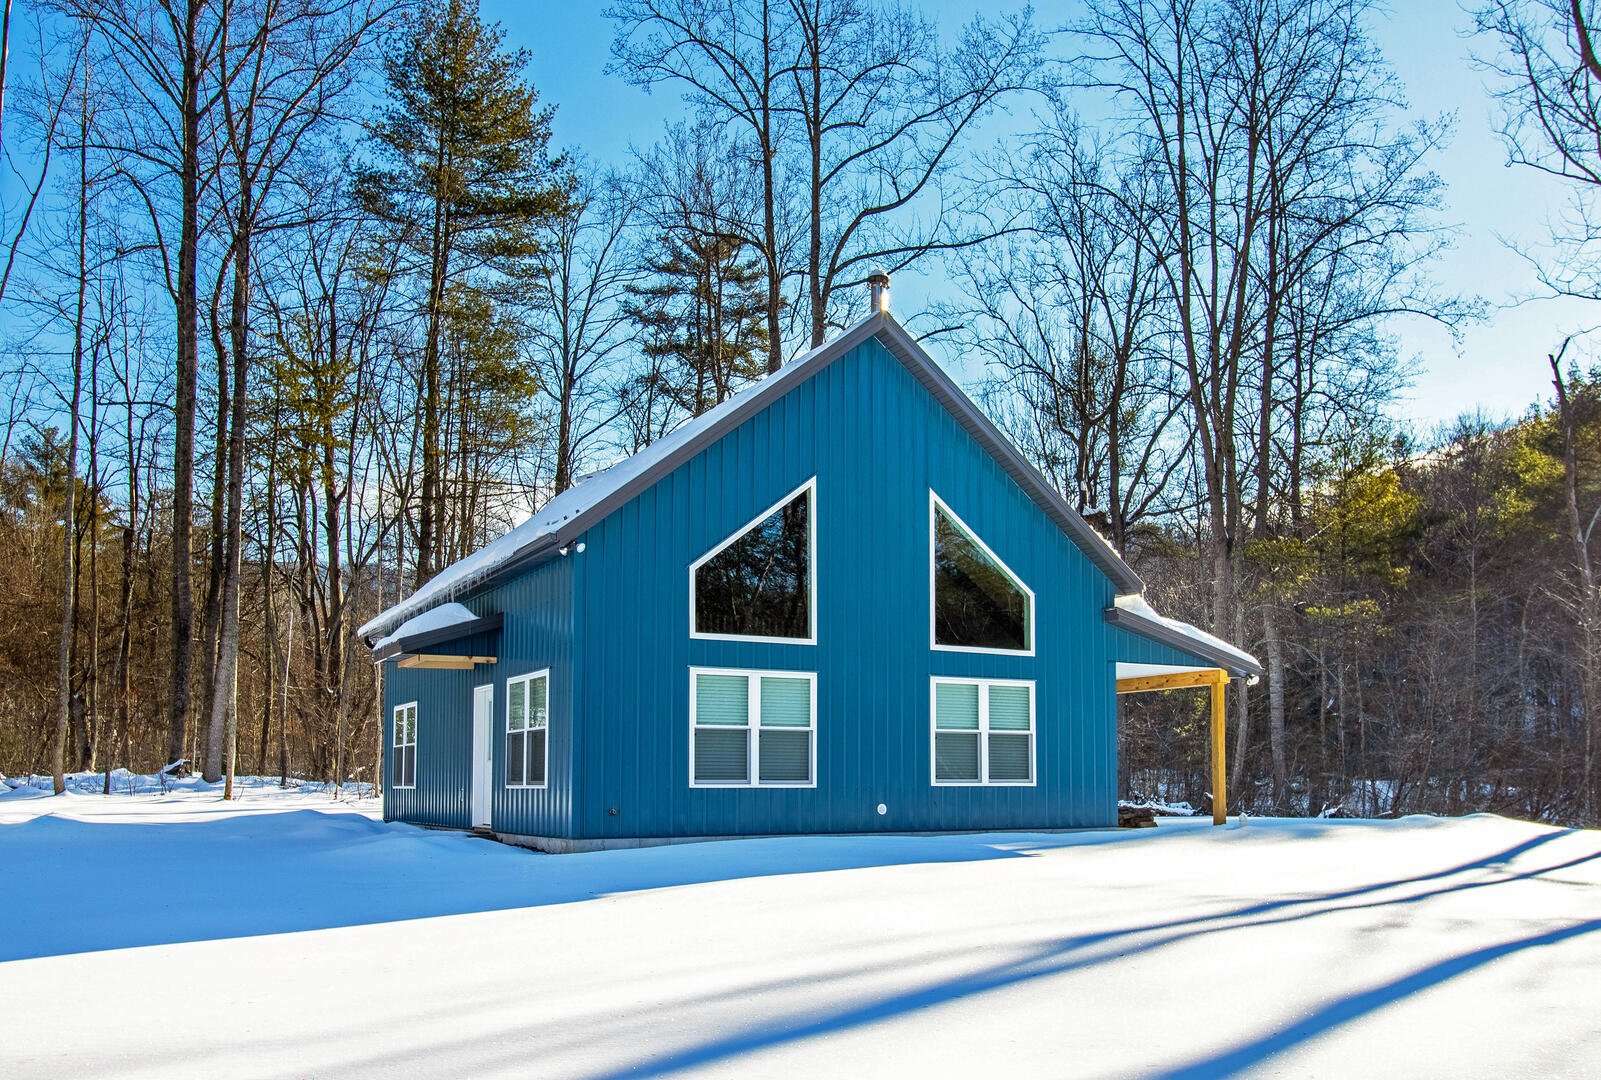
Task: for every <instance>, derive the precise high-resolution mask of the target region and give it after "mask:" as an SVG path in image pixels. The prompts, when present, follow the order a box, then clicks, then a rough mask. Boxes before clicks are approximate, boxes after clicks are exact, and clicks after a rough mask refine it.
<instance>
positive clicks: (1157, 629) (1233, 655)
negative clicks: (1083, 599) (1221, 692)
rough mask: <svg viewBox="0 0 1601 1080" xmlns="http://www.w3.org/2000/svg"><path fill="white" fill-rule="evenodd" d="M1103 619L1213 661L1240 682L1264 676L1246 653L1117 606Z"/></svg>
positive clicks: (1106, 610) (1180, 650) (1143, 636)
mask: <svg viewBox="0 0 1601 1080" xmlns="http://www.w3.org/2000/svg"><path fill="white" fill-rule="evenodd" d="M1102 617H1103V618H1105V620H1106V621H1107V622H1108V623H1110V624H1111V625H1113V626H1116V627H1118V628H1120V629H1123V630H1127V631H1128V632H1129V633H1131V634H1138V635H1139V636H1140V637H1142V638H1145V639H1146V640H1148V641H1154V642H1156V643H1157V644H1158V645H1166V646H1168V647H1169V648H1171V649H1175V650H1177V651H1179V652H1181V653H1187V654H1188V655H1190V656H1195V657H1199V658H1200V659H1202V660H1208V661H1211V662H1212V663H1214V664H1216V665H1217V666H1218V667H1220V668H1223V669H1224V670H1226V671H1227V672H1228V673H1229V674H1230V675H1235V676H1238V677H1240V678H1252V677H1255V676H1258V675H1261V674H1262V665H1261V663H1260V662H1258V661H1257V660H1256V658H1255V657H1252V656H1249V655H1248V654H1246V653H1243V652H1237V651H1233V650H1229V651H1225V650H1223V649H1220V648H1218V647H1217V646H1216V645H1213V644H1212V643H1210V642H1207V641H1201V640H1198V639H1196V638H1192V637H1190V636H1189V635H1187V634H1182V633H1180V632H1179V631H1177V630H1175V629H1173V628H1172V627H1171V626H1168V625H1167V624H1166V623H1161V622H1158V621H1156V620H1155V619H1150V618H1147V617H1145V616H1144V615H1141V614H1139V613H1138V612H1135V611H1130V610H1128V609H1127V608H1121V607H1117V606H1115V605H1114V606H1112V607H1109V608H1106V609H1105V611H1103V612H1102Z"/></svg>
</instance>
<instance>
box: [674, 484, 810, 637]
mask: <svg viewBox="0 0 1601 1080" xmlns="http://www.w3.org/2000/svg"><path fill="white" fill-rule="evenodd" d="M801 496H805V497H806V499H807V500H808V502H807V507H806V629H807V633H806V636H805V637H803V638H792V637H760V636H757V635H752V634H703V633H701V632H700V631H699V630H697V629H696V623H695V571H697V570H699V569H700V568H701V567H702V566H704V565H706V564H707V563H708V562H710V561H711V560H712V559H715V558H716V557H717V556H718V555H721V554H722V553H723V552H724V551H726V550H727V549H728V548H729V547H731V546H733V545H734V544H735V543H737V542H738V541H739V539H740V538H741V537H743V536H744V535H745V534H746V533H748V532H750V531H751V530H752V529H754V528H755V527H756V526H758V525H760V524H761V523H762V522H764V521H766V520H767V519H768V518H770V517H772V516H773V515H774V514H776V513H778V512H779V511H780V510H782V509H783V508H784V507H786V506H788V505H789V504H790V503H792V502H794V501H795V500H796V499H798V498H800V497H801ZM689 636H690V637H691V638H694V639H696V640H698V641H766V642H773V643H776V644H784V645H816V644H817V477H815V476H814V477H812V478H811V479H810V480H808V481H806V482H805V483H804V484H802V485H801V486H800V487H798V488H796V489H795V490H794V491H791V492H790V493H789V494H788V495H785V496H784V497H783V498H782V499H779V500H778V501H777V502H775V503H774V504H773V505H772V506H769V507H768V508H767V509H766V510H763V511H762V512H761V513H759V514H757V515H756V516H755V517H753V518H751V519H750V520H749V521H747V522H746V523H745V524H744V525H742V526H740V527H739V529H737V530H736V531H735V532H734V533H733V534H732V535H731V536H729V537H728V538H727V539H726V540H724V541H723V542H722V543H720V544H718V545H717V546H716V547H714V548H712V549H711V550H710V551H708V552H707V553H706V554H704V555H702V556H701V557H700V558H698V559H696V560H695V561H694V562H692V563H690V564H689Z"/></svg>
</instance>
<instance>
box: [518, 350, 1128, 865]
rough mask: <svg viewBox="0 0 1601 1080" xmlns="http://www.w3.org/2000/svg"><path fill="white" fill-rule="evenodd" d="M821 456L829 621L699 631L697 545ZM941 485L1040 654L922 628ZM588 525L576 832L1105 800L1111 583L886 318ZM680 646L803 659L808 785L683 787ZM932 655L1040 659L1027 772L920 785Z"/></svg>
mask: <svg viewBox="0 0 1601 1080" xmlns="http://www.w3.org/2000/svg"><path fill="white" fill-rule="evenodd" d="M813 475H815V476H816V477H817V503H816V508H817V590H816V595H817V603H818V614H817V632H818V644H816V645H813V646H807V645H790V644H778V643H761V642H726V641H705V640H691V639H690V637H689V612H688V580H689V579H688V566H689V564H690V562H691V561H693V560H694V559H695V558H697V557H699V556H700V555H702V554H704V553H705V552H706V551H708V550H710V549H711V548H712V547H713V546H715V545H716V544H717V543H718V542H720V541H721V540H723V539H725V538H726V537H727V536H729V535H730V534H731V533H732V532H733V531H734V530H735V529H737V528H739V527H740V526H742V525H744V524H745V523H746V522H748V521H749V520H751V518H752V517H754V516H755V515H756V514H758V513H759V512H761V510H763V509H764V508H766V507H768V506H770V505H771V504H772V503H773V502H774V501H775V500H777V499H778V498H780V497H782V496H783V495H784V494H786V493H787V492H789V491H792V490H794V489H795V488H796V487H798V486H800V485H801V484H802V483H803V482H805V481H806V480H807V479H808V478H809V477H811V476H813ZM931 488H932V489H933V490H934V491H935V492H937V493H938V494H939V496H940V497H941V498H942V499H944V500H945V501H946V502H947V503H948V504H949V505H950V506H951V507H952V509H954V510H955V511H956V513H957V514H958V515H960V516H961V517H962V519H963V520H964V521H966V522H967V523H968V524H969V525H970V526H972V528H973V529H974V530H975V531H976V532H977V533H978V534H979V536H980V537H981V538H982V539H983V540H984V541H985V543H987V544H988V545H989V546H990V547H991V548H992V549H993V550H994V551H995V552H996V553H997V554H998V555H1000V557H1001V558H1002V559H1003V560H1004V561H1005V562H1006V563H1007V565H1008V566H1010V567H1011V568H1012V569H1013V571H1015V572H1016V573H1017V574H1018V575H1019V576H1020V577H1022V578H1023V580H1024V581H1025V582H1027V583H1028V585H1029V586H1030V588H1032V589H1033V590H1034V592H1035V595H1036V601H1035V604H1036V612H1035V638H1036V641H1035V646H1036V654H1035V655H1034V656H1032V657H1021V656H995V655H982V654H968V653H953V652H936V651H933V650H931V649H930V647H929V490H930V489H931ZM585 540H586V541H587V550H586V551H585V552H584V553H583V554H577V553H575V554H574V555H572V556H570V557H569V558H568V559H567V560H565V561H567V562H570V563H571V564H572V566H573V568H574V573H575V581H574V585H573V595H574V598H575V604H576V609H577V610H576V621H575V625H574V631H575V641H576V642H577V643H578V645H577V650H576V652H577V654H578V655H581V656H582V657H583V665H582V667H581V668H579V669H576V670H575V675H576V677H577V678H578V679H579V680H580V685H579V689H578V695H579V696H578V701H579V704H578V708H579V711H580V718H579V730H580V732H581V744H580V746H579V747H578V748H577V751H576V776H577V781H578V782H577V788H576V792H577V796H576V801H575V803H574V814H575V818H574V825H575V835H578V836H582V837H607V836H670V835H727V834H738V833H770V832H842V831H850V832H855V831H868V830H906V829H974V828H1051V827H1068V826H1092V825H1109V824H1111V823H1113V822H1114V821H1115V819H1116V786H1115V785H1116V744H1115V686H1114V683H1113V680H1112V678H1111V671H1112V668H1111V664H1112V662H1113V660H1114V659H1115V656H1114V653H1113V642H1114V638H1113V635H1112V633H1111V630H1112V629H1113V628H1111V627H1108V626H1106V624H1105V623H1104V621H1103V620H1102V615H1101V611H1102V609H1103V608H1104V607H1105V606H1106V605H1107V604H1109V603H1110V602H1111V600H1112V596H1113V591H1114V590H1113V587H1112V585H1111V583H1110V582H1109V581H1108V580H1107V578H1106V577H1105V576H1104V575H1103V574H1102V573H1101V572H1100V571H1099V570H1097V569H1096V568H1095V567H1094V566H1093V565H1092V564H1091V563H1090V561H1089V560H1088V559H1087V558H1086V557H1085V555H1084V553H1083V552H1082V551H1080V550H1079V549H1078V548H1077V547H1076V546H1075V545H1074V544H1073V543H1072V541H1070V540H1069V539H1068V538H1067V537H1066V536H1065V535H1064V534H1063V533H1062V532H1061V530H1060V529H1058V528H1057V527H1056V526H1055V525H1054V524H1052V523H1051V521H1050V520H1049V519H1048V518H1046V516H1045V515H1044V514H1043V513H1042V512H1041V511H1040V510H1039V508H1038V507H1037V506H1036V505H1035V504H1034V503H1033V502H1032V501H1031V500H1030V499H1029V498H1028V497H1027V496H1026V495H1025V494H1024V493H1023V491H1022V490H1021V489H1020V488H1018V487H1017V485H1016V484H1015V483H1014V482H1013V481H1012V480H1011V478H1010V477H1008V476H1007V475H1006V474H1005V472H1003V471H1002V470H1001V468H1000V467H999V466H998V465H997V464H996V463H995V461H994V460H993V459H992V458H991V457H990V456H989V455H988V454H987V453H986V452H985V451H984V450H983V449H982V448H981V447H979V446H978V444H977V443H975V442H974V441H973V440H972V438H971V437H970V436H969V435H968V434H967V433H966V431H964V430H963V429H962V428H961V427H960V426H959V425H958V424H957V423H956V421H955V420H954V419H953V418H952V417H951V416H950V415H949V414H948V413H947V412H946V411H945V410H944V409H943V408H942V407H940V405H939V404H938V403H937V402H936V401H935V400H934V399H933V398H932V397H931V396H930V395H929V394H928V393H927V392H926V391H925V390H924V389H923V388H922V386H921V385H920V384H918V383H917V382H916V380H915V379H914V378H913V377H912V375H911V374H910V373H909V372H908V371H907V370H906V369H905V368H904V367H902V366H901V364H900V363H899V362H898V361H896V360H895V359H894V358H893V357H892V356H891V355H890V354H889V353H888V352H887V351H886V350H884V349H883V347H882V346H880V345H879V344H878V343H877V341H876V340H875V341H868V342H867V343H866V344H864V345H862V346H860V347H859V348H857V349H856V350H854V351H853V352H852V353H850V354H849V355H847V356H845V357H842V358H840V359H839V360H838V361H836V362H835V363H833V364H832V365H830V366H829V367H827V368H825V369H824V370H823V371H821V372H820V373H819V374H818V375H817V376H815V377H814V378H812V379H810V380H808V381H807V382H806V383H804V384H802V385H801V386H800V387H798V388H796V389H795V390H793V391H792V392H790V393H789V394H787V395H786V396H785V397H783V398H782V399H780V400H778V401H777V402H775V403H773V404H772V405H771V406H770V407H768V408H767V409H765V410H764V411H762V412H761V413H759V414H758V415H757V416H755V417H753V418H752V419H751V420H749V421H747V422H746V423H745V424H743V425H741V426H740V427H739V428H737V429H736V430H734V431H733V432H731V433H729V434H728V435H727V436H726V437H725V438H723V439H722V440H720V441H719V442H718V443H716V444H715V445H714V446H712V447H710V448H708V449H707V450H706V451H705V452H703V453H701V454H700V455H698V456H697V457H696V458H694V459H693V460H691V461H689V462H687V463H686V464H685V465H683V466H682V467H680V468H679V469H678V470H676V471H675V472H674V473H673V474H671V475H670V476H669V477H666V478H665V479H663V480H662V481H661V482H659V483H658V484H656V485H655V486H654V487H653V488H651V489H650V490H648V491H646V492H644V493H643V494H641V495H640V496H639V497H638V498H636V499H634V500H633V501H631V502H630V503H628V504H627V505H625V506H624V507H622V508H621V509H619V510H618V511H617V512H615V513H613V514H612V515H611V516H610V517H608V518H607V519H606V520H605V521H603V522H602V523H601V524H600V525H598V526H596V527H595V528H594V529H592V530H590V532H589V533H588V534H587V535H586V537H585ZM506 610H507V620H508V625H509V624H510V621H511V619H512V617H513V615H512V610H511V608H510V607H509V606H508V607H507V609H506ZM691 666H716V667H748V668H761V669H788V670H800V671H815V672H816V673H817V677H818V678H817V713H818V715H817V720H816V722H817V787H816V788H814V789H782V788H768V789H759V788H758V789H707V788H691V787H690V786H689V780H688V774H689V756H688V755H689V716H688V689H689V684H688V680H689V668H690V667H691ZM934 675H947V676H973V677H991V678H1015V679H1032V680H1034V681H1035V682H1036V684H1037V688H1036V698H1035V700H1036V718H1035V730H1036V777H1037V783H1036V786H1034V787H973V788H959V787H941V788H936V787H934V786H933V785H932V784H931V782H930V776H929V769H930V766H929V746H930V738H931V735H930V723H929V680H930V677H931V676H934ZM881 802H882V803H884V804H886V806H887V808H888V813H887V814H885V815H882V816H880V815H879V814H878V813H877V812H876V806H877V804H879V803H881ZM613 810H615V811H616V812H615V814H614V813H612V811H613Z"/></svg>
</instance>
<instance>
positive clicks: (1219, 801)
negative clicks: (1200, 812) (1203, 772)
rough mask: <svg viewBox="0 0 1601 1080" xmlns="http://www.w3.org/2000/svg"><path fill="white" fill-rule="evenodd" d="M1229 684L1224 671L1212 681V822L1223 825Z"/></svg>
mask: <svg viewBox="0 0 1601 1080" xmlns="http://www.w3.org/2000/svg"><path fill="white" fill-rule="evenodd" d="M1228 684H1229V677H1228V675H1227V674H1226V673H1224V672H1222V671H1219V672H1218V673H1217V679H1216V680H1215V681H1214V682H1213V683H1212V824H1213V825H1224V824H1227V823H1228V812H1229V799H1228V791H1227V790H1226V787H1225V785H1226V784H1227V783H1228V780H1227V777H1228V771H1227V769H1225V767H1224V765H1225V762H1224V760H1223V757H1224V747H1225V745H1227V740H1226V739H1225V738H1224V732H1223V692H1224V689H1225V688H1226V687H1227V686H1228Z"/></svg>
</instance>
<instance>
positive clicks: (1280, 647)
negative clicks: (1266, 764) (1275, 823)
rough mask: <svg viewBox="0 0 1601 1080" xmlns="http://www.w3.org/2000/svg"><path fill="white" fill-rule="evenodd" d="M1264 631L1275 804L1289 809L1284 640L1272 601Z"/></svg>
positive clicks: (1265, 613) (1282, 810)
mask: <svg viewBox="0 0 1601 1080" xmlns="http://www.w3.org/2000/svg"><path fill="white" fill-rule="evenodd" d="M1262 631H1263V637H1264V644H1265V646H1266V649H1267V680H1268V682H1267V731H1268V743H1269V748H1270V750H1271V752H1272V755H1273V805H1274V808H1275V809H1277V810H1278V811H1279V812H1280V813H1286V812H1288V811H1289V797H1290V785H1289V770H1288V769H1287V768H1286V767H1285V760H1284V643H1283V642H1282V641H1280V640H1279V628H1278V615H1277V612H1275V611H1274V608H1273V605H1272V604H1271V603H1268V604H1264V605H1263V606H1262Z"/></svg>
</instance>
